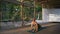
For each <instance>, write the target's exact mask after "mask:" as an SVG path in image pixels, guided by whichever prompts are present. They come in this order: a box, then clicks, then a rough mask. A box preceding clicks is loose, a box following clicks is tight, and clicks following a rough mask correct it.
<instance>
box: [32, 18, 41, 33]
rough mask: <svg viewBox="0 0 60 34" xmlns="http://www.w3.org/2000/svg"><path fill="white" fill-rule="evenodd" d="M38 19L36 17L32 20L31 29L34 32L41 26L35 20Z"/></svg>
mask: <svg viewBox="0 0 60 34" xmlns="http://www.w3.org/2000/svg"><path fill="white" fill-rule="evenodd" d="M35 20H36V19H35V18H34V19H33V20H32V22H31V30H32V31H33V32H37V31H38V29H39V28H40V25H39V24H38V23H37V22H36V21H35Z"/></svg>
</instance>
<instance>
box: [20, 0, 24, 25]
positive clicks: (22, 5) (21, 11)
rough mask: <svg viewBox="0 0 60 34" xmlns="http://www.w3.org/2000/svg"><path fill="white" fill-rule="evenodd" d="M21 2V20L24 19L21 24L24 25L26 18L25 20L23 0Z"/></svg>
mask: <svg viewBox="0 0 60 34" xmlns="http://www.w3.org/2000/svg"><path fill="white" fill-rule="evenodd" d="M21 3H22V4H21V5H20V6H21V20H22V24H21V25H22V26H23V25H24V20H23V0H21Z"/></svg>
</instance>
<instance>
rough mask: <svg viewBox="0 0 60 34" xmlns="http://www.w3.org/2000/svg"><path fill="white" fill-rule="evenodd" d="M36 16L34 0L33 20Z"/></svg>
mask: <svg viewBox="0 0 60 34" xmlns="http://www.w3.org/2000/svg"><path fill="white" fill-rule="evenodd" d="M35 16H36V14H35V0H34V18H35Z"/></svg>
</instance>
